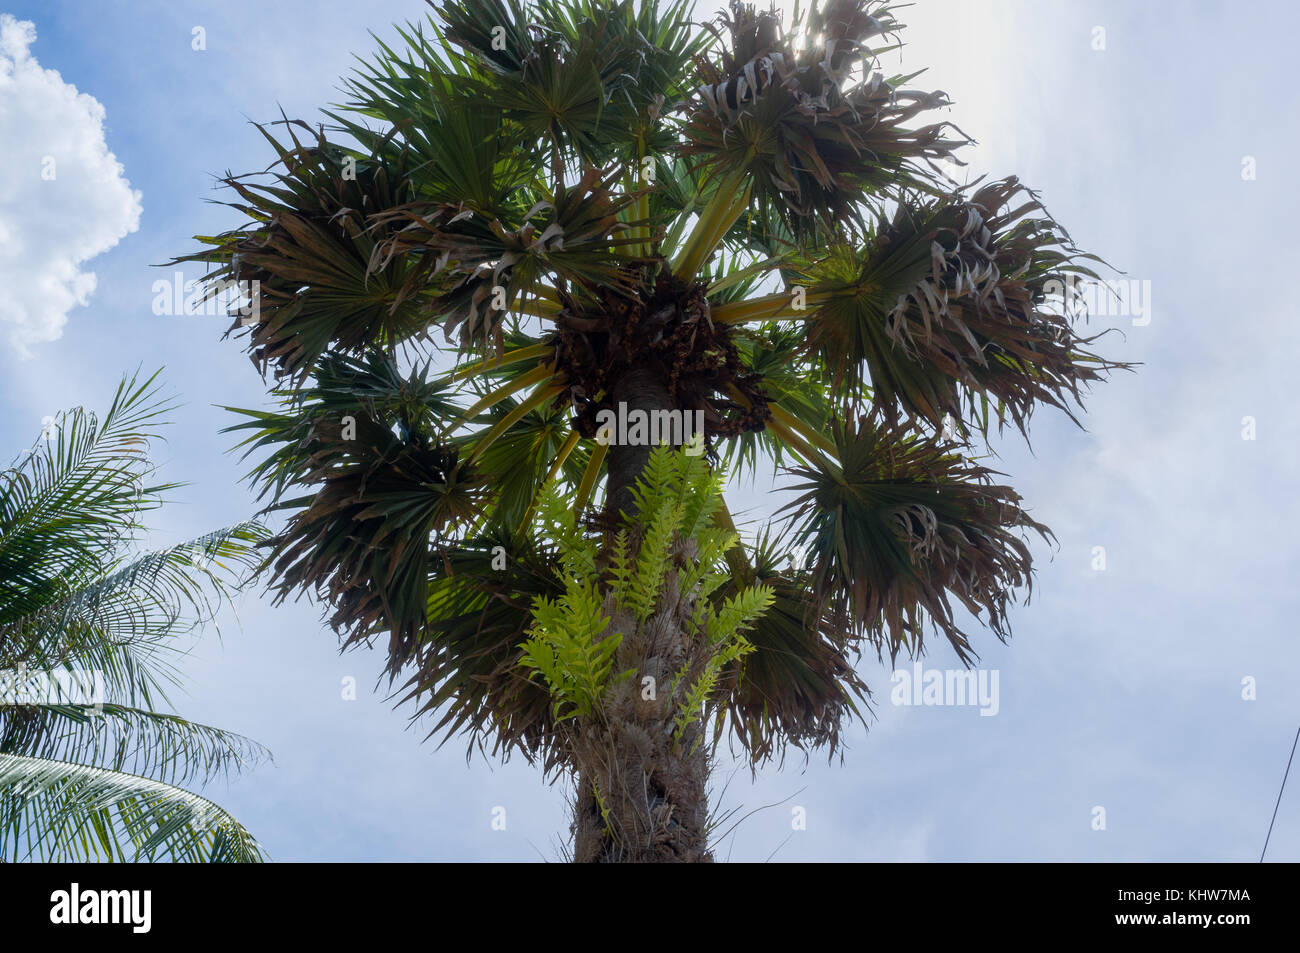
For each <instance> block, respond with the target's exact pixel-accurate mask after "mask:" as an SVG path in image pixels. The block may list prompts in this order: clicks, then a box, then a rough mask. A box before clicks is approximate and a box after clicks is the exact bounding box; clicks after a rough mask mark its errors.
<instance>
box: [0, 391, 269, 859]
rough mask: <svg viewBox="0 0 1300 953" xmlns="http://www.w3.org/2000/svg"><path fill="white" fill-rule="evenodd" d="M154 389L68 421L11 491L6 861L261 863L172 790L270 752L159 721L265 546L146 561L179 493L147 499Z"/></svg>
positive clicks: (218, 813) (231, 531)
mask: <svg viewBox="0 0 1300 953" xmlns="http://www.w3.org/2000/svg"><path fill="white" fill-rule="evenodd" d="M156 379H157V375H156V374H155V375H153V376H152V377H149V378H148V379H146V380H144V381H141V380H140V375H139V374H136V375H134V376H132V377H129V378H127V379H125V380H123V382H122V384H121V386H120V387H119V388H118V391H117V395H116V396H115V398H114V400H113V403H112V405H111V406H110V409H109V411H108V413H107V414H106V415H105V416H104V417H103V418H102V420H101V419H100V418H97V417H96V416H95V415H94V414H91V413H89V412H87V411H85V410H83V409H76V410H72V411H68V412H66V413H64V414H61V415H60V416H59V417H57V418H55V420H54V422H53V425H52V427H51V428H50V429H49V430H48V431H47V436H45V437H44V438H43V439H42V440H38V441H37V443H36V445H35V446H34V448H33V449H32V450H31V451H29V452H28V453H27V454H26V455H25V456H23V457H20V458H19V460H17V461H16V462H15V465H14V466H13V467H11V468H10V469H8V470H6V471H5V472H4V474H3V477H2V478H0V857H5V858H12V859H37V860H42V859H45V860H48V859H55V860H63V859H80V860H87V859H108V860H123V859H156V858H170V859H173V860H258V859H261V853H260V849H259V848H258V847H257V845H256V843H255V842H254V841H253V840H252V839H251V837H249V836H248V834H247V832H246V831H244V829H243V828H242V827H240V826H239V825H238V823H237V822H235V821H234V820H233V819H232V818H230V817H229V815H227V814H226V813H225V812H224V811H222V810H221V809H220V808H218V807H216V805H213V804H211V802H209V801H207V800H205V799H203V798H201V797H198V796H197V795H194V794H190V793H189V792H186V791H184V790H181V789H180V788H178V787H175V786H174V785H175V784H176V783H186V782H189V781H196V780H202V781H207V780H210V779H212V778H213V777H215V776H216V775H218V774H222V773H225V772H227V771H230V770H240V769H242V768H243V767H245V766H247V765H250V764H252V763H255V762H256V761H257V760H259V759H260V758H261V757H262V756H263V755H264V754H265V750H264V749H262V748H261V747H260V746H258V745H256V744H254V743H253V742H251V741H249V740H248V739H246V738H243V737H241V736H239V735H236V734H232V733H229V732H225V731H222V730H220V729H217V728H213V727H210V726H207V725H201V724H196V723H192V722H189V721H187V720H185V719H183V718H181V717H180V716H177V715H174V714H170V713H166V712H160V711H158V710H156V708H155V705H156V702H157V701H160V700H163V699H164V697H165V693H164V692H163V690H162V683H164V682H169V681H171V682H174V681H175V680H176V676H177V672H176V669H175V665H174V659H175V658H177V657H179V653H178V652H177V650H176V648H175V647H174V642H175V638H176V636H177V635H178V634H180V633H182V632H185V631H190V630H192V629H193V628H195V626H197V625H200V624H202V623H204V622H207V621H211V620H212V618H213V617H214V616H215V613H216V611H217V609H218V608H219V606H220V604H221V602H222V601H223V600H224V599H225V598H226V597H227V594H228V592H229V589H230V584H231V581H232V580H233V581H234V582H235V583H236V584H237V583H238V582H239V577H240V576H242V575H244V573H245V571H246V570H248V569H249V568H251V567H252V566H254V565H255V564H256V562H257V560H256V559H255V558H254V550H253V547H254V545H255V544H256V543H257V542H258V541H260V540H263V539H265V538H266V536H267V534H266V531H265V530H264V529H263V528H262V527H261V526H260V525H259V524H256V523H251V522H250V523H241V524H238V525H236V526H232V527H228V528H226V529H224V530H219V531H217V532H215V533H209V534H207V535H205V536H203V537H200V538H198V539H195V540H190V541H187V542H184V543H181V544H178V545H175V546H171V547H168V548H166V549H161V550H156V551H152V552H144V553H141V552H139V551H138V549H137V544H138V541H139V539H138V538H139V536H140V535H141V533H142V530H143V527H142V525H141V521H140V516H141V514H142V513H144V512H146V511H148V510H151V509H153V508H156V507H157V506H159V505H160V504H161V502H162V498H161V494H162V493H163V492H164V491H166V490H168V489H170V488H171V486H172V485H167V484H152V483H151V482H150V481H151V479H152V477H153V474H154V468H153V466H152V465H151V464H150V462H149V457H148V450H149V443H150V440H151V438H153V437H155V436H157V434H158V430H159V427H160V426H161V424H162V423H163V422H164V421H163V420H162V419H161V415H162V414H163V413H165V411H167V410H168V409H170V407H171V406H172V405H171V404H170V402H168V401H165V400H160V399H159V397H158V387H157V385H156V383H155V382H156ZM128 771H129V772H134V773H128ZM192 822H193V823H192ZM200 822H201V823H200ZM209 822H211V823H212V824H215V826H209Z"/></svg>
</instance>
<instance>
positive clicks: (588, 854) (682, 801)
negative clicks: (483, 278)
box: [573, 370, 713, 863]
mask: <svg viewBox="0 0 1300 953" xmlns="http://www.w3.org/2000/svg"><path fill="white" fill-rule="evenodd" d="M611 396H612V399H613V402H614V405H615V409H616V410H617V409H618V405H619V403H620V402H621V403H623V404H625V405H626V408H627V410H628V412H631V411H633V410H643V411H647V412H649V411H655V410H670V409H671V407H670V397H669V394H668V391H667V388H666V387H665V385H664V382H663V381H662V380H661V379H660V378H658V377H657V376H655V375H654V374H652V373H650V372H649V371H645V370H638V371H633V372H632V373H629V374H627V375H625V376H624V377H623V378H622V379H621V380H620V381H619V382H618V384H616V385H615V387H614V389H613V393H612V395H611ZM652 449H653V448H652V447H650V446H623V445H618V444H615V445H613V446H611V447H610V452H609V484H608V499H609V501H610V502H609V508H610V510H611V511H612V512H613V513H615V514H616V513H618V512H619V511H620V510H623V511H630V510H631V509H632V508H633V506H634V503H633V501H632V496H631V489H632V486H633V484H634V483H635V482H636V479H637V477H639V476H640V474H641V471H642V469H643V468H644V467H645V464H646V461H647V460H648V459H649V457H650V452H651V450H652ZM687 545H689V543H688V544H687ZM663 592H664V595H663V596H662V597H661V601H660V604H659V606H658V608H657V611H656V612H655V614H654V615H653V616H652V617H651V619H650V622H649V623H648V624H647V625H645V626H643V627H641V628H640V630H639V631H638V629H637V626H636V624H635V621H634V620H632V619H630V618H626V617H620V613H619V612H618V611H616V610H615V607H614V606H613V605H608V606H607V609H608V610H610V611H611V615H612V616H613V625H612V626H611V629H612V631H618V632H623V633H635V636H627V635H625V637H624V640H623V643H622V644H621V645H620V646H619V650H618V652H617V654H616V656H615V665H614V671H625V670H627V669H632V670H633V671H634V672H635V673H636V674H635V676H634V677H633V678H632V679H629V680H627V681H624V682H620V683H618V684H617V685H615V686H614V687H613V688H612V689H611V690H610V692H609V694H608V696H607V699H606V702H607V703H606V706H605V713H606V718H607V729H606V730H605V731H602V732H600V733H599V736H592V737H589V738H584V739H582V740H581V741H580V742H579V744H578V750H577V751H575V753H574V754H575V762H576V765H575V766H576V768H577V786H578V791H577V802H576V804H575V810H574V823H573V830H574V860H575V861H578V862H582V863H599V862H604V863H612V862H623V863H629V862H630V863H661V862H700V861H711V860H712V859H713V857H712V855H711V854H710V853H709V850H708V836H707V831H706V827H707V823H708V794H707V784H708V774H709V760H708V750H707V746H706V745H705V744H704V743H703V741H704V739H703V737H702V734H703V732H702V729H701V727H700V725H699V723H698V722H696V723H694V724H692V725H691V726H690V727H689V728H688V729H687V730H686V731H685V732H684V733H677V732H675V728H674V717H675V715H676V714H677V711H676V704H675V703H674V701H673V700H672V699H671V698H669V697H668V695H669V691H668V686H669V683H670V681H671V680H672V678H673V676H674V674H676V673H679V672H682V671H693V670H694V668H695V666H696V664H697V663H698V659H699V657H700V654H701V652H703V651H706V650H707V649H706V647H705V646H701V645H693V644H691V642H692V640H691V639H690V638H688V637H687V634H686V633H687V632H688V631H689V629H688V626H687V625H686V619H687V618H688V616H689V613H690V611H691V608H692V606H691V603H692V601H693V600H692V599H691V598H689V597H687V598H685V599H683V598H681V597H679V596H678V595H677V585H676V580H675V579H672V578H669V579H668V580H667V581H666V585H665V586H664V588H663ZM678 735H680V736H678Z"/></svg>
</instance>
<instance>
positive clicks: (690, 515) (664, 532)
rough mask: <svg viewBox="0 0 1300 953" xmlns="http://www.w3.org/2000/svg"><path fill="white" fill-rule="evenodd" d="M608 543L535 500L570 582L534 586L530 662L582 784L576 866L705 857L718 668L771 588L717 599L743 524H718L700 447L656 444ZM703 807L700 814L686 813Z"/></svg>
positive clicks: (547, 493) (525, 653)
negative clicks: (709, 744) (540, 592)
mask: <svg viewBox="0 0 1300 953" xmlns="http://www.w3.org/2000/svg"><path fill="white" fill-rule="evenodd" d="M632 498H633V500H634V504H635V505H634V509H633V510H632V511H631V512H629V513H626V514H624V516H623V519H622V526H621V527H620V528H619V529H618V530H617V532H616V533H615V534H614V536H613V542H612V545H603V543H604V542H605V541H602V539H601V538H600V537H598V536H594V535H591V534H585V533H582V532H581V531H580V530H579V528H578V527H577V526H576V525H575V517H574V514H573V511H572V510H571V509H570V507H569V505H568V502H567V500H566V499H565V496H564V495H563V493H562V492H561V491H560V489H559V488H558V487H557V486H556V485H555V484H553V483H552V484H550V485H549V486H547V487H546V488H545V489H544V490H543V492H542V496H541V499H540V502H539V507H538V510H539V516H540V519H539V526H538V527H537V530H536V532H537V534H538V536H539V538H546V539H551V540H554V542H555V547H556V563H557V565H558V566H559V569H560V576H561V578H562V580H563V585H564V592H563V594H562V595H561V596H560V597H559V598H557V599H552V598H550V597H547V596H538V597H537V598H536V600H535V602H534V606H533V619H534V621H533V625H532V628H531V630H530V631H531V634H530V636H529V638H528V639H527V640H526V641H525V642H524V643H523V646H522V657H521V659H520V664H521V665H522V666H523V667H524V668H525V669H527V670H529V671H530V672H532V673H536V674H537V675H538V676H540V677H541V679H543V680H544V682H545V684H546V687H547V691H548V692H549V694H550V696H551V698H552V700H553V705H554V712H555V720H556V723H557V725H558V726H559V729H558V730H559V734H560V739H559V740H558V742H557V744H558V746H559V747H560V748H561V750H563V751H564V753H565V759H566V761H567V766H568V767H569V768H570V770H572V771H573V772H574V773H575V774H576V775H577V776H578V777H580V778H581V779H582V783H581V784H580V785H579V797H580V798H581V799H582V800H583V802H585V803H580V804H579V810H578V816H577V818H576V830H575V834H576V842H575V856H576V857H577V858H578V859H580V860H605V861H612V860H633V861H653V860H669V859H671V860H705V859H708V857H709V854H708V852H707V850H706V849H704V847H703V845H704V844H705V843H706V840H707V838H706V832H705V822H706V818H705V817H704V816H703V813H702V812H701V811H700V810H699V809H698V805H701V804H702V803H703V799H702V798H701V796H700V790H699V788H700V787H701V786H703V785H704V784H705V782H706V779H707V762H706V758H707V752H706V750H705V747H704V746H703V741H704V731H703V728H704V724H705V722H706V721H708V720H709V719H710V718H712V720H713V722H714V733H713V737H714V740H715V741H716V740H717V739H718V738H720V737H721V734H722V730H723V725H722V720H723V716H724V712H725V706H723V705H721V704H719V697H718V693H717V691H716V689H717V686H718V683H719V681H720V679H721V678H722V674H723V672H724V670H725V669H726V668H727V667H728V666H731V665H732V664H733V663H738V662H740V660H741V659H743V657H744V656H745V655H746V654H748V653H749V652H751V651H753V646H752V645H750V644H749V642H748V641H746V639H745V637H744V634H743V633H744V630H745V629H746V628H748V627H749V626H751V625H752V624H753V623H754V622H755V621H756V620H757V619H758V618H759V617H760V616H761V615H762V614H763V612H764V611H765V610H766V609H767V608H768V606H769V605H771V603H772V600H773V592H772V590H771V589H770V588H769V587H767V586H763V585H754V586H749V587H746V588H744V589H742V590H740V591H739V592H736V593H735V594H733V595H732V596H730V597H729V598H727V599H725V600H723V601H721V602H720V603H718V604H717V605H715V604H714V603H713V602H712V601H711V599H710V597H711V596H712V595H713V593H714V592H716V591H717V590H718V589H719V588H720V587H721V586H722V585H723V584H724V583H725V582H726V581H727V580H728V578H729V574H728V572H727V571H726V568H725V563H724V560H723V556H724V554H725V553H726V552H727V551H728V550H730V549H731V548H732V547H733V546H735V545H736V543H737V536H736V534H735V533H734V532H731V531H729V530H725V529H720V528H718V527H716V526H714V525H712V523H711V518H712V516H713V514H714V513H715V512H716V510H717V508H718V506H719V505H720V503H721V500H722V486H721V474H720V472H718V471H716V470H712V469H711V468H710V467H709V465H708V464H707V463H706V462H705V461H704V460H703V459H702V458H701V457H700V456H698V455H697V456H691V455H689V454H688V453H686V452H685V451H682V450H676V451H674V450H671V449H669V448H667V447H659V448H656V449H655V450H654V451H653V452H652V453H651V454H650V457H649V459H648V460H647V462H646V467H645V470H644V471H643V472H642V474H641V476H640V478H639V479H638V481H637V483H636V484H635V486H634V487H633V489H632ZM687 805H695V806H696V809H695V810H689V809H687Z"/></svg>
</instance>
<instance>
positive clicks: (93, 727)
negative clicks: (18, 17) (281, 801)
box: [0, 703, 271, 785]
mask: <svg viewBox="0 0 1300 953" xmlns="http://www.w3.org/2000/svg"><path fill="white" fill-rule="evenodd" d="M0 753H3V754H18V755H25V756H28V757H32V758H43V759H46V760H53V761H71V762H76V763H77V764H86V765H94V766H96V767H101V768H107V769H109V770H111V771H124V772H127V773H129V774H137V775H142V776H145V777H150V778H154V779H155V780H158V781H164V782H166V783H168V784H177V785H180V784H189V783H191V782H197V783H200V784H207V783H208V782H210V781H213V780H215V779H217V778H220V777H224V776H227V775H229V774H230V773H237V772H240V771H243V770H244V769H246V768H251V767H252V766H254V765H256V764H258V763H259V762H261V761H265V760H270V757H271V755H270V752H269V751H267V749H266V748H265V747H263V746H262V745H260V744H258V743H257V742H255V741H253V740H251V739H249V738H246V737H244V736H243V735H240V734H236V733H235V732H231V731H224V730H222V729H220V728H214V727H212V726H211V725H204V724H200V723H198V722H193V721H188V720H186V719H184V718H182V717H181V716H180V715H173V714H168V713H165V712H156V711H150V710H148V709H144V708H133V707H130V706H126V705H115V704H111V703H110V704H100V705H89V706H88V705H68V704H57V705H56V704H40V705H10V706H6V708H5V710H4V715H3V718H0Z"/></svg>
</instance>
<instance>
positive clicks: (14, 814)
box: [0, 754, 265, 863]
mask: <svg viewBox="0 0 1300 953" xmlns="http://www.w3.org/2000/svg"><path fill="white" fill-rule="evenodd" d="M0 835H3V840H4V843H5V846H6V848H7V850H6V853H7V854H9V858H10V859H11V860H14V861H17V860H36V861H43V862H50V861H78V862H82V863H85V862H88V861H94V860H107V861H152V860H156V859H159V858H163V857H166V858H171V859H173V860H183V861H190V862H197V863H250V862H258V861H262V860H264V859H265V856H264V854H263V852H262V848H261V846H260V845H259V844H258V843H257V841H256V840H254V839H253V837H252V835H251V834H249V833H248V831H246V830H245V829H244V827H243V825H241V824H240V823H239V822H238V821H237V820H235V819H234V818H233V817H231V816H230V815H229V814H228V813H226V811H225V810H223V809H222V808H221V807H220V806H218V805H216V804H214V803H213V802H212V801H209V800H208V799H207V798H203V797H200V796H199V795H197V794H192V793H190V792H189V791H186V790H183V789H182V788H178V787H175V786H173V785H170V784H164V783H163V782H161V781H155V780H153V779H152V778H145V777H139V776H137V775H132V774H125V773H123V772H120V771H109V770H105V769H104V768H98V767H93V766H90V765H85V764H75V763H70V762H66V761H52V760H48V759H45V758H31V757H26V756H23V755H12V754H0Z"/></svg>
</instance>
